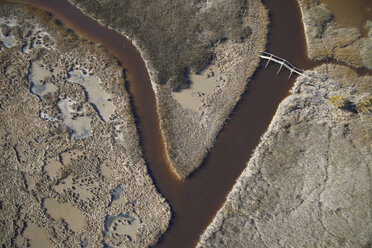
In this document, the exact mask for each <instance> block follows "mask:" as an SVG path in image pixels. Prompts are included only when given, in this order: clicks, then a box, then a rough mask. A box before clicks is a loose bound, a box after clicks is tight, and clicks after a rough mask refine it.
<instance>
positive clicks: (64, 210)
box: [44, 198, 85, 232]
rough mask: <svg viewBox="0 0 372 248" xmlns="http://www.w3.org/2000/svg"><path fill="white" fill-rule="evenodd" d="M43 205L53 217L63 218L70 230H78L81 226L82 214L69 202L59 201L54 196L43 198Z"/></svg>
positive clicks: (82, 224) (82, 223) (56, 218)
mask: <svg viewBox="0 0 372 248" xmlns="http://www.w3.org/2000/svg"><path fill="white" fill-rule="evenodd" d="M44 207H45V209H46V211H47V213H48V214H50V215H51V216H52V218H53V219H55V220H58V219H63V220H64V221H65V222H66V223H67V225H68V227H69V228H70V229H71V230H72V231H74V232H79V231H81V229H82V228H83V226H84V222H85V219H84V216H83V215H82V213H81V212H80V211H79V210H78V209H77V208H76V207H74V206H73V205H72V204H71V203H69V202H65V203H59V202H58V201H57V200H56V199H54V198H47V199H45V200H44Z"/></svg>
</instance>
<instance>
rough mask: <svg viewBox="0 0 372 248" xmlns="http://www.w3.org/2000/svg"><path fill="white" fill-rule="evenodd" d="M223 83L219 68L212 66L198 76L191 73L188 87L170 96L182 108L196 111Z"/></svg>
mask: <svg viewBox="0 0 372 248" xmlns="http://www.w3.org/2000/svg"><path fill="white" fill-rule="evenodd" d="M224 82H225V80H224V79H223V78H222V76H221V75H220V70H219V68H218V67H217V66H213V65H212V66H210V67H208V68H207V69H206V70H204V71H203V72H202V73H200V74H196V73H191V74H190V85H189V87H188V88H187V89H183V90H180V91H178V92H173V93H172V96H173V98H174V99H175V100H177V102H178V103H179V104H181V105H182V107H183V108H187V109H192V110H198V108H199V107H200V106H202V104H203V101H204V100H205V99H206V98H207V97H209V96H211V95H212V94H213V93H214V92H215V90H217V89H218V88H219V87H222V85H223V83H224Z"/></svg>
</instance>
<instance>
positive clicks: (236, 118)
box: [25, 0, 312, 248]
mask: <svg viewBox="0 0 372 248" xmlns="http://www.w3.org/2000/svg"><path fill="white" fill-rule="evenodd" d="M25 1H26V2H29V3H31V4H32V5H34V6H36V7H38V8H41V9H43V10H46V11H48V12H50V13H52V14H53V15H54V16H55V17H56V18H57V19H59V20H60V21H61V22H62V23H63V24H64V25H65V26H66V27H67V28H70V29H72V30H73V31H74V32H75V33H77V34H78V35H80V36H82V37H84V38H86V39H88V40H90V41H92V42H95V43H99V44H101V45H102V46H104V47H105V48H106V49H107V50H108V51H109V52H110V53H111V54H112V55H114V56H115V57H116V58H117V59H118V60H119V61H120V62H121V64H122V66H123V68H125V72H126V73H125V74H126V81H127V83H126V85H127V89H128V91H129V92H130V94H131V95H132V106H133V111H134V114H135V117H136V119H137V125H138V131H139V135H140V137H141V145H142V148H143V153H144V157H145V159H146V161H147V164H148V169H149V171H150V174H151V176H152V178H153V180H154V183H155V185H156V187H157V188H158V190H159V191H160V193H161V194H162V195H163V196H164V197H165V198H166V199H167V201H168V202H169V204H170V206H171V209H172V221H171V224H170V226H169V229H168V231H167V232H166V233H165V234H164V235H163V236H162V237H161V239H160V241H159V243H158V244H157V245H156V247H172V248H173V247H179V248H181V247H193V246H195V244H196V242H197V241H198V238H199V235H200V234H201V233H202V232H203V230H204V229H205V228H206V227H207V226H208V224H209V223H210V222H211V221H212V219H213V217H214V216H215V214H216V212H217V211H218V209H219V208H220V207H221V206H222V204H223V203H224V201H225V199H226V196H227V194H228V193H229V192H230V190H231V188H232V186H233V185H234V183H235V181H236V179H237V178H238V177H239V175H240V174H241V172H242V170H243V169H244V168H245V167H246V164H247V162H248V161H249V159H250V156H251V153H252V152H253V150H254V148H255V147H256V146H257V145H258V143H259V141H260V137H261V135H262V134H263V133H264V132H265V130H266V129H267V127H268V125H269V124H270V121H271V119H272V117H273V116H274V114H275V111H276V109H277V106H278V104H279V103H280V102H281V101H282V100H283V98H284V97H286V96H287V95H288V91H289V89H290V88H291V87H292V85H293V82H294V80H295V76H292V78H291V79H290V80H288V79H287V78H288V75H289V72H288V71H285V70H283V71H282V72H281V73H280V74H279V75H277V74H276V73H277V70H278V65H274V64H271V65H270V66H268V67H267V68H263V66H261V67H260V68H258V69H257V71H256V72H255V74H254V76H253V78H252V79H251V80H250V82H249V83H248V87H247V90H246V92H245V93H244V95H243V96H242V99H241V100H240V101H239V102H238V104H237V106H236V108H235V109H234V111H233V112H232V114H231V116H230V119H229V120H228V122H227V124H226V125H225V126H224V127H223V129H222V130H221V132H220V134H219V135H218V138H217V142H216V143H215V145H214V147H213V148H212V149H211V150H210V152H209V153H208V155H207V157H206V158H205V159H204V161H203V164H202V166H201V167H200V168H199V169H198V170H197V171H195V172H194V173H192V175H190V177H189V178H187V179H186V180H184V181H179V180H178V179H177V178H176V177H175V176H174V175H173V174H172V173H171V172H170V170H169V165H168V164H167V160H166V156H165V146H164V143H163V138H162V136H161V132H160V126H159V120H158V114H157V110H156V103H155V95H154V92H153V89H152V87H151V83H150V78H149V75H148V72H147V69H146V67H145V63H144V61H143V59H142V58H141V55H140V53H139V52H138V50H137V49H136V48H135V47H134V45H133V44H132V43H131V41H129V40H128V39H126V38H125V37H124V36H122V35H121V34H119V33H118V32H116V31H113V30H110V29H108V28H105V27H103V26H101V25H100V24H99V23H98V22H96V21H94V20H92V19H91V18H89V17H87V16H85V15H84V14H83V13H82V12H81V11H79V10H78V9H76V8H75V7H74V6H72V5H71V4H70V3H69V2H68V1H67V0H25ZM264 4H265V5H266V6H267V7H268V9H269V10H270V22H271V25H270V33H269V39H268V40H269V43H268V45H267V51H268V52H271V53H273V54H275V55H278V56H280V57H283V58H285V59H287V60H288V61H290V62H291V63H293V64H294V65H296V66H298V67H300V68H302V69H308V68H311V67H312V64H311V63H310V61H309V60H308V59H307V57H306V47H305V38H304V34H303V26H302V21H301V16H300V10H299V8H298V5H297V2H296V0H287V1H277V0H265V1H264ZM257 56H259V54H257ZM262 64H264V62H262Z"/></svg>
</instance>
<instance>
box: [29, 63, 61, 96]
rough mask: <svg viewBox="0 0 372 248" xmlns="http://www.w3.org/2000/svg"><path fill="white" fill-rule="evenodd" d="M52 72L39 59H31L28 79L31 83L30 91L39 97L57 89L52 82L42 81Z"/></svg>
mask: <svg viewBox="0 0 372 248" xmlns="http://www.w3.org/2000/svg"><path fill="white" fill-rule="evenodd" d="M53 74H54V73H53V72H51V71H50V70H49V69H47V68H46V67H45V66H44V65H43V64H42V63H41V62H40V61H33V62H32V63H31V65H30V68H29V74H28V77H27V79H28V81H29V82H31V83H32V85H31V89H30V90H31V92H32V93H33V94H35V95H37V96H38V97H40V99H44V96H45V95H47V94H49V93H54V92H56V91H57V89H58V88H57V86H55V85H54V84H52V83H49V82H44V80H45V79H47V78H48V77H51V76H52V75H53Z"/></svg>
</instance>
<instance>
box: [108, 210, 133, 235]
mask: <svg viewBox="0 0 372 248" xmlns="http://www.w3.org/2000/svg"><path fill="white" fill-rule="evenodd" d="M139 225H140V222H139V220H138V219H137V218H135V217H133V216H131V215H129V214H128V213H125V214H124V213H120V214H119V215H109V216H107V218H106V221H105V227H106V235H113V236H115V235H119V236H123V235H126V236H129V237H130V238H131V240H133V241H136V238H137V231H138V228H139Z"/></svg>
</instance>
